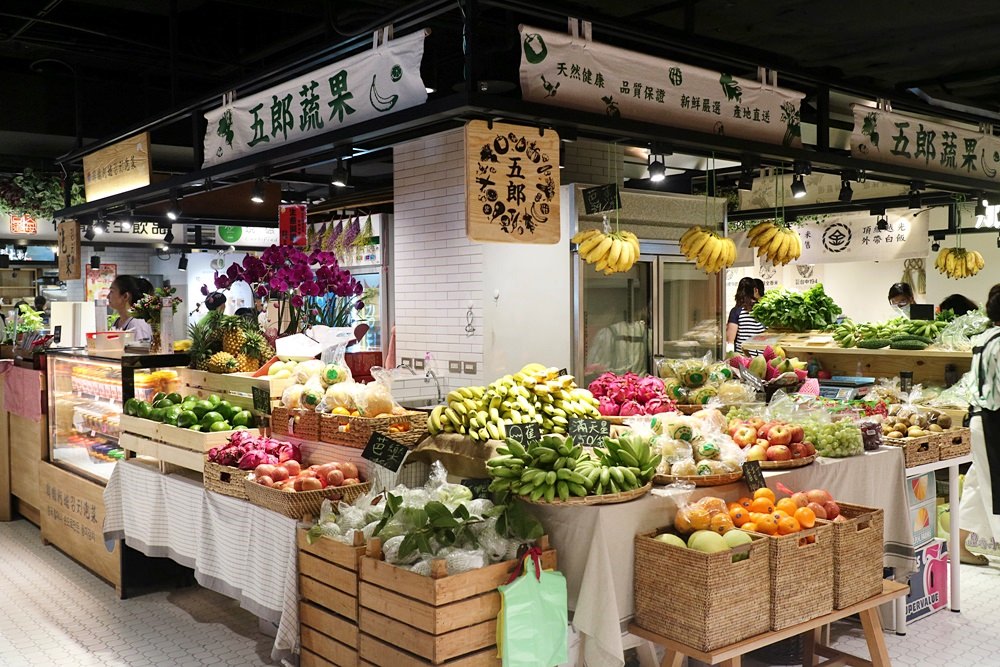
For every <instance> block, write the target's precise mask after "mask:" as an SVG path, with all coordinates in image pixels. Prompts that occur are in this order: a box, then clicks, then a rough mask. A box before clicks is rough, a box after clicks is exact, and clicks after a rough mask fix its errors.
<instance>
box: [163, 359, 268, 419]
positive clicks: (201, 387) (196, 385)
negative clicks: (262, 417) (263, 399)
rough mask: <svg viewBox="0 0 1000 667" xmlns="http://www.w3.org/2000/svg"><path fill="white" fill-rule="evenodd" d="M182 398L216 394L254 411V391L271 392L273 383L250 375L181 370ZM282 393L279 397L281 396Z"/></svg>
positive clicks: (204, 396)
mask: <svg viewBox="0 0 1000 667" xmlns="http://www.w3.org/2000/svg"><path fill="white" fill-rule="evenodd" d="M180 378H181V384H182V386H181V388H180V394H181V395H182V396H197V397H198V398H208V397H209V396H210V395H212V394H215V395H216V396H218V397H219V398H221V399H224V400H226V401H229V402H230V403H232V404H233V405H238V406H239V407H241V408H246V409H247V410H252V409H253V390H254V387H256V388H257V389H258V390H261V391H266V392H268V394H269V395H271V394H270V392H271V383H270V382H269V381H268V379H267V377H261V378H255V377H253V375H252V374H250V373H225V374H223V373H209V372H208V371H199V370H195V369H193V368H184V369H181V373H180ZM280 395H281V394H280V392H279V394H278V396H280Z"/></svg>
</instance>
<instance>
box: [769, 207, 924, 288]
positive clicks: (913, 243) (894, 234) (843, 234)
mask: <svg viewBox="0 0 1000 667" xmlns="http://www.w3.org/2000/svg"><path fill="white" fill-rule="evenodd" d="M886 217H887V218H888V222H889V227H888V229H886V230H882V231H880V230H879V229H878V226H877V224H876V217H875V216H873V215H870V214H868V213H867V212H865V213H854V214H851V215H830V216H825V217H824V218H823V219H822V220H821V221H819V222H806V223H803V224H801V225H799V226H798V228H797V229H798V232H799V236H800V238H801V239H802V255H801V256H800V257H799V258H798V260H796V263H798V264H829V263H832V262H868V261H873V260H878V261H892V260H896V259H910V258H912V257H919V258H922V259H923V258H926V257H927V253H928V252H929V251H930V249H929V243H928V240H927V218H928V215H927V212H926V211H923V212H921V213H919V214H917V215H915V216H914V215H913V214H911V213H910V212H909V211H908V210H907V211H904V212H903V213H902V214H899V213H896V212H894V211H889V212H888V213H887V215H886ZM765 282H766V281H765Z"/></svg>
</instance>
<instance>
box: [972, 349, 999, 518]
mask: <svg viewBox="0 0 1000 667" xmlns="http://www.w3.org/2000/svg"><path fill="white" fill-rule="evenodd" d="M997 338H1000V332H998V333H995V334H993V335H992V336H991V337H990V338H989V339H988V340H987V341H986V342H985V343H983V344H982V345H980V346H977V347H974V348H972V363H974V364H978V367H979V370H978V374H979V387H978V391H979V395H980V396H982V395H983V385H984V384H985V380H984V377H985V375H986V364H985V361H984V358H983V357H984V355H983V351H984V350H985V349H986V348H987V347H988V346H989V344H990V343H992V342H993V341H995V340H996V339H997ZM969 412H970V414H971V415H972V416H973V417H979V418H981V419H982V421H983V441H984V442H985V443H986V462H987V464H988V466H989V469H990V488H992V490H993V514H995V515H1000V410H986V409H984V408H977V409H975V410H973V408H969Z"/></svg>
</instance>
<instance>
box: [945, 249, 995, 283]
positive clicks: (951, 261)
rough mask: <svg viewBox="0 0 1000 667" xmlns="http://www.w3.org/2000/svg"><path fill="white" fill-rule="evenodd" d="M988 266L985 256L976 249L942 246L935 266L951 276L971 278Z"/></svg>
mask: <svg viewBox="0 0 1000 667" xmlns="http://www.w3.org/2000/svg"><path fill="white" fill-rule="evenodd" d="M984 266H986V261H985V260H984V259H983V256H982V255H980V254H979V253H978V252H977V251H975V250H966V249H965V248H941V251H940V252H939V253H938V256H937V259H936V260H934V268H936V269H937V270H938V271H940V272H941V273H943V274H944V275H946V276H948V277H949V278H955V279H956V280H957V279H961V278H970V277H972V276H974V275H976V274H977V273H979V270H980V269H982V268H983V267H984Z"/></svg>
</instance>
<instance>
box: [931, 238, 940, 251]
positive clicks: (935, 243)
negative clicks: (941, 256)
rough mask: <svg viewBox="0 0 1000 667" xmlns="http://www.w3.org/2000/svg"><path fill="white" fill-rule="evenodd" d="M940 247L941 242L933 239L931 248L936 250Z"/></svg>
mask: <svg viewBox="0 0 1000 667" xmlns="http://www.w3.org/2000/svg"><path fill="white" fill-rule="evenodd" d="M940 249H941V244H940V243H938V242H937V241H936V240H935V241H934V243H932V244H931V250H933V251H934V252H937V251H938V250H940Z"/></svg>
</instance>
